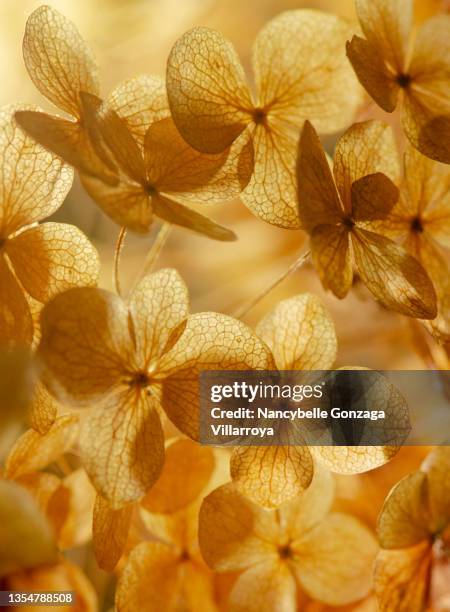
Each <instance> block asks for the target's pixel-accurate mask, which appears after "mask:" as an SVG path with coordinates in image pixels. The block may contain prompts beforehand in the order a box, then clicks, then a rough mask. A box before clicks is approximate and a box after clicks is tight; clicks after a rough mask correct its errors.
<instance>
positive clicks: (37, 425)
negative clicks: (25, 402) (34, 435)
mask: <svg viewBox="0 0 450 612" xmlns="http://www.w3.org/2000/svg"><path fill="white" fill-rule="evenodd" d="M57 412H58V403H57V401H56V400H55V399H54V398H53V396H52V395H51V394H50V393H49V392H48V391H47V389H46V387H45V386H44V385H43V384H42V383H41V382H39V381H38V382H37V384H36V385H35V387H34V389H33V397H32V398H31V401H30V405H29V407H28V418H29V420H30V425H31V427H32V428H33V429H35V430H36V431H37V432H38V433H40V434H45V433H47V431H48V430H49V429H50V427H51V426H52V425H53V423H54V422H55V419H56V416H57Z"/></svg>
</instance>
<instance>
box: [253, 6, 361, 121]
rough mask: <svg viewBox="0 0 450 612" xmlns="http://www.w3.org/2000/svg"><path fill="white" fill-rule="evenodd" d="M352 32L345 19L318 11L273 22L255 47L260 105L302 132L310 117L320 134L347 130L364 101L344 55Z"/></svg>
mask: <svg viewBox="0 0 450 612" xmlns="http://www.w3.org/2000/svg"><path fill="white" fill-rule="evenodd" d="M352 33H353V29H352V27H350V26H349V25H348V24H347V23H346V22H345V21H344V20H342V19H340V18H339V17H336V16H335V15H331V14H327V13H323V12H320V11H314V10H305V9H302V10H296V11H286V12H284V13H281V15H278V16H277V17H275V18H274V19H272V20H271V21H269V22H268V23H267V25H266V26H265V27H264V28H263V29H262V30H261V31H260V32H259V34H258V36H257V37H256V40H255V43H254V47H253V67H254V72H255V81H256V91H257V94H258V104H259V106H261V107H262V108H263V109H267V110H268V112H269V116H272V115H274V116H277V117H278V118H280V119H282V120H283V121H285V122H286V123H288V124H291V125H292V126H295V128H297V129H298V126H300V125H301V123H302V122H303V121H304V120H305V119H309V120H310V121H312V123H313V124H314V126H315V127H316V129H317V130H318V131H319V132H321V133H328V132H336V131H337V130H339V129H342V128H344V127H346V126H347V125H348V124H349V123H350V122H351V121H352V119H353V117H354V114H355V111H356V109H357V106H358V105H359V103H360V101H361V95H360V94H361V91H360V88H359V85H358V82H357V79H356V77H355V75H354V73H353V70H352V68H351V66H350V65H349V63H348V61H347V58H346V56H345V46H344V45H345V41H346V40H348V38H350V36H351V35H352Z"/></svg>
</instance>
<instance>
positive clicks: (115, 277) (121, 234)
mask: <svg viewBox="0 0 450 612" xmlns="http://www.w3.org/2000/svg"><path fill="white" fill-rule="evenodd" d="M126 234H127V229H126V227H121V228H120V232H119V236H118V237H117V242H116V248H115V251H114V272H113V283H114V287H115V289H116V293H117V295H120V296H121V295H122V291H121V288H120V255H121V253H122V249H123V245H124V243H125V236H126Z"/></svg>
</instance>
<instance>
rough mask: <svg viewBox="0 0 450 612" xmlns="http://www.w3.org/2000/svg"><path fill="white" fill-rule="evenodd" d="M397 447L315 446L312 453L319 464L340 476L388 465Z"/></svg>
mask: <svg viewBox="0 0 450 612" xmlns="http://www.w3.org/2000/svg"><path fill="white" fill-rule="evenodd" d="M398 450H399V447H397V446H314V447H311V453H312V455H313V457H314V458H315V459H316V460H317V462H318V463H321V464H322V465H324V466H325V467H327V468H328V469H329V470H331V471H332V472H336V473H338V474H359V473H361V472H367V471H368V470H373V469H374V468H376V467H379V466H380V465H384V464H385V463H387V462H388V461H389V460H390V459H392V457H394V456H395V455H396V454H397V452H398Z"/></svg>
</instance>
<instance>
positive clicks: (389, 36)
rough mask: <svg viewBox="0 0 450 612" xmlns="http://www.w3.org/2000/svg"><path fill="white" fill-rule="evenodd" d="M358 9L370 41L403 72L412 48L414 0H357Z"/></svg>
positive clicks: (393, 65) (389, 61)
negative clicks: (392, 0) (395, 0)
mask: <svg viewBox="0 0 450 612" xmlns="http://www.w3.org/2000/svg"><path fill="white" fill-rule="evenodd" d="M356 10H357V13H358V17H359V21H360V23H361V27H362V30H363V32H364V35H365V37H366V38H367V40H368V41H369V43H370V44H371V45H372V46H373V47H374V48H375V50H376V52H377V53H378V54H380V55H381V56H382V57H383V58H384V60H385V61H386V62H388V63H389V64H390V65H391V66H392V68H393V69H394V70H395V71H396V72H397V73H403V72H404V69H405V62H406V60H407V56H408V51H409V48H410V40H409V39H410V35H411V29H412V18H413V3H412V0H397V2H390V0H356Z"/></svg>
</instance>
